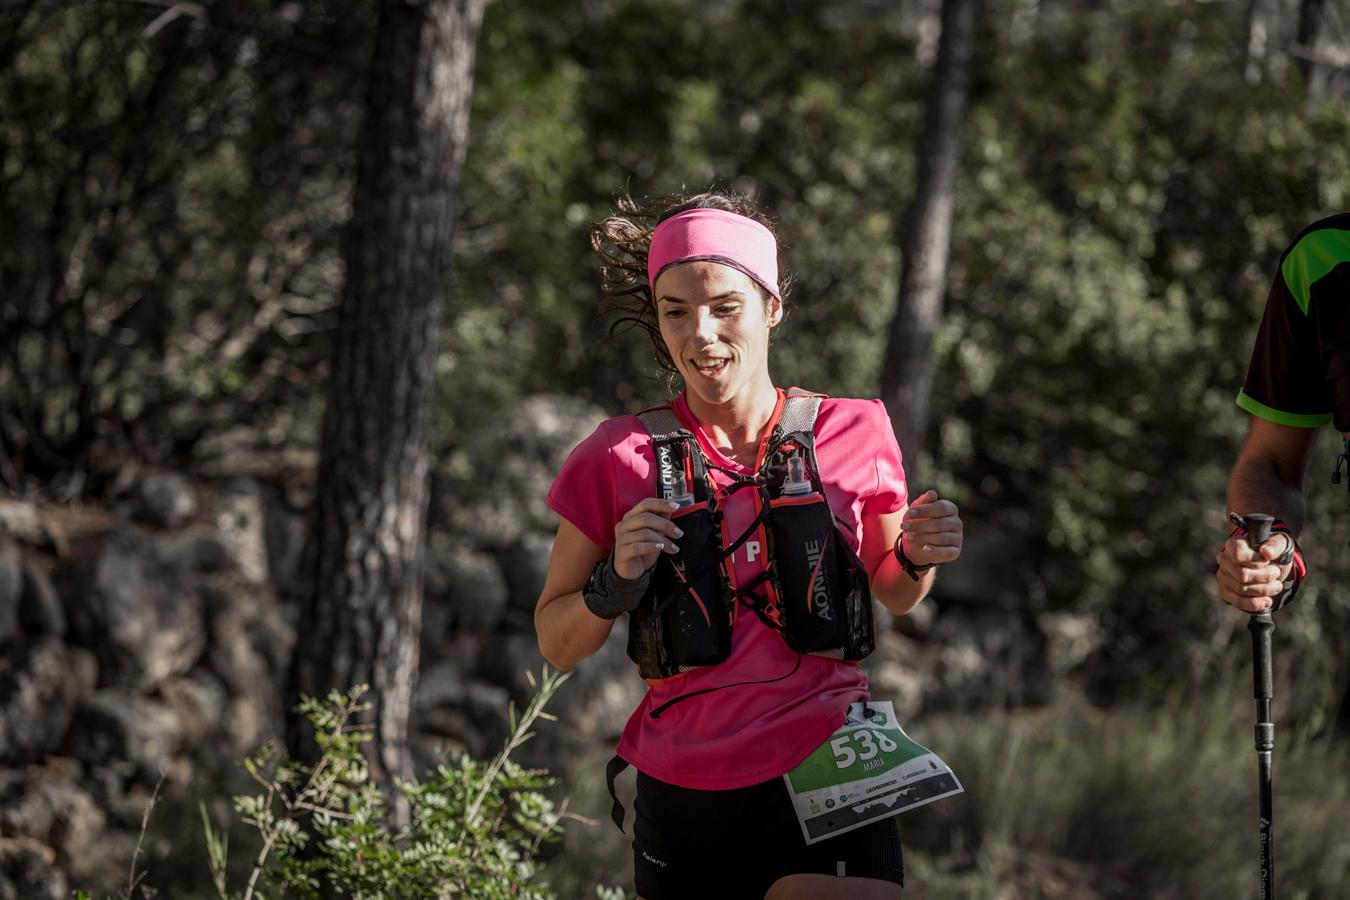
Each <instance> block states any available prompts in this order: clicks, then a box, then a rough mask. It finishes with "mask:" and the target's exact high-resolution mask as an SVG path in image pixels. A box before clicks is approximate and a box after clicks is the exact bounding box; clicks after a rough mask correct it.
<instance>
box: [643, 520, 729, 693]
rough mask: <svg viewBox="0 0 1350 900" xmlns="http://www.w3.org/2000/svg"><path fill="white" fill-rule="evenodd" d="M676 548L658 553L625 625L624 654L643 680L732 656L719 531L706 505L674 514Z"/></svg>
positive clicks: (674, 673)
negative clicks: (649, 580)
mask: <svg viewBox="0 0 1350 900" xmlns="http://www.w3.org/2000/svg"><path fill="white" fill-rule="evenodd" d="M674 519H675V522H676V524H678V525H679V526H680V528H681V530H683V531H684V535H683V537H680V538H679V539H678V540H677V541H676V542H675V543H676V545H677V546H678V547H679V548H680V552H679V553H678V554H675V555H674V556H671V555H668V554H662V556H661V558H660V559H659V560H657V563H656V570H655V571H654V572H653V573H652V583H651V587H650V588H648V590H647V595H646V596H645V597H643V598H642V602H641V603H640V604H638V607H637V608H636V609H635V610H633V612H632V616H631V618H630V619H629V623H628V655H629V657H630V658H631V659H632V660H633V661H634V662H635V663H637V664H638V671H639V672H640V673H641V675H642V677H643V678H669V677H671V676H672V675H678V674H680V673H681V672H684V671H687V670H689V669H691V668H694V667H697V666H709V665H713V664H715V663H719V662H722V661H723V660H725V659H726V658H727V657H728V656H729V655H731V611H730V607H729V606H728V605H727V603H726V601H725V599H724V597H723V595H722V572H721V569H720V565H719V563H720V560H721V558H722V535H721V525H720V522H719V521H718V517H717V516H715V515H714V514H713V513H712V512H710V511H709V510H708V506H707V504H706V503H700V504H696V505H694V506H690V507H686V508H684V509H682V510H679V511H678V512H676V513H675V516H674Z"/></svg>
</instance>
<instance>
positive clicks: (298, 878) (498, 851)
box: [201, 669, 568, 900]
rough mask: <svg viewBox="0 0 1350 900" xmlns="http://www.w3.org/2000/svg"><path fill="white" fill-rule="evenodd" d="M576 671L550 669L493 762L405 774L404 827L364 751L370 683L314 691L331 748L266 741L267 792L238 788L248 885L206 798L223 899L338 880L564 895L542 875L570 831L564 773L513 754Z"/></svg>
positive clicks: (322, 743)
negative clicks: (549, 853) (315, 752)
mask: <svg viewBox="0 0 1350 900" xmlns="http://www.w3.org/2000/svg"><path fill="white" fill-rule="evenodd" d="M567 677H568V676H567V675H565V674H558V673H556V672H549V671H548V670H547V669H545V670H544V672H543V676H542V680H540V681H538V682H536V681H535V679H534V677H533V676H532V675H531V676H530V682H531V684H536V685H537V692H536V694H535V696H534V698H533V699H532V700H531V702H530V704H529V706H528V707H526V709H525V712H524V713H523V714H522V715H521V716H520V718H519V720H517V718H516V712H515V709H514V706H513V707H512V709H511V712H510V720H511V734H510V737H509V738H508V740H507V742H506V745H505V746H504V747H503V748H502V751H501V752H500V753H499V754H498V755H497V756H496V757H494V758H493V759H492V760H491V761H489V762H483V761H480V760H475V759H473V758H471V757H470V756H468V755H467V754H465V755H462V756H460V757H459V758H458V759H457V760H455V761H453V762H451V763H449V764H445V765H441V766H438V767H437V768H436V770H435V771H434V772H432V773H430V774H429V775H428V776H427V777H426V778H424V779H423V780H420V781H418V780H413V781H399V782H398V783H397V785H396V790H397V791H398V792H399V794H400V795H401V798H402V800H403V801H404V802H406V803H407V805H408V808H409V810H410V816H409V824H408V825H407V826H406V827H404V828H401V829H397V830H395V829H394V828H392V827H391V825H390V824H389V819H388V817H387V815H386V810H387V809H388V807H389V805H390V803H391V802H392V801H391V798H390V797H389V796H387V794H386V791H385V790H384V789H383V788H381V787H380V786H379V785H376V784H375V783H374V782H372V781H371V779H370V776H369V770H368V768H367V766H366V762H365V759H364V757H363V756H362V749H361V747H362V745H363V744H364V743H366V741H368V740H369V738H370V734H369V726H366V725H363V724H359V723H358V722H357V721H356V720H357V719H358V718H359V717H360V714H361V713H362V712H363V711H364V710H366V709H367V708H368V706H369V704H366V703H363V702H362V701H361V697H362V695H363V693H364V691H365V688H364V686H360V687H357V688H355V689H353V690H352V692H351V693H350V694H345V695H344V694H340V693H336V692H334V693H333V694H330V695H329V697H328V698H327V699H326V700H323V701H319V700H316V699H313V698H306V699H305V700H304V702H303V703H302V704H301V711H302V712H303V713H304V715H305V716H306V717H307V718H308V720H309V721H310V723H311V724H312V726H313V728H314V732H315V740H316V742H317V744H318V749H319V751H320V757H319V760H318V761H317V762H316V763H314V764H313V765H312V766H309V765H303V764H300V763H297V762H295V761H293V760H289V759H287V758H285V757H284V756H282V755H280V754H279V753H278V752H277V750H276V749H275V747H274V746H273V745H271V744H266V745H264V746H263V747H262V748H260V749H259V750H258V751H257V752H256V753H254V754H253V755H252V756H250V757H248V758H247V759H245V760H244V763H243V765H244V768H245V769H246V770H247V772H248V773H249V775H250V776H252V778H253V779H254V780H255V781H256V782H257V783H258V785H259V787H260V789H261V790H260V791H259V792H258V793H255V794H241V795H238V796H236V797H235V798H234V806H235V811H236V814H237V816H238V818H239V820H240V821H241V822H242V823H243V824H245V825H247V826H249V827H251V828H252V829H253V830H255V831H256V832H257V834H258V837H259V838H260V841H261V846H260V849H259V851H258V854H257V857H256V859H255V861H254V864H253V868H252V870H251V872H250V873H249V875H248V878H247V882H246V884H245V885H244V887H243V889H242V890H231V889H230V888H229V886H228V884H227V880H228V876H227V872H226V867H227V864H228V856H229V848H228V843H227V841H226V839H225V837H224V836H223V835H222V833H221V832H219V831H217V829H216V828H215V827H214V826H213V824H212V823H211V820H210V817H209V816H208V814H207V812H206V808H205V806H203V807H202V809H201V815H202V824H203V829H204V831H205V836H206V845H207V851H208V855H209V858H210V867H211V874H212V882H213V885H214V887H215V890H216V893H217V895H218V896H219V897H220V900H236V898H238V900H252V898H253V897H255V896H256V897H261V896H264V894H266V895H269V896H271V895H274V892H275V893H281V892H285V893H287V894H290V895H291V896H298V897H315V898H317V897H322V896H327V895H329V894H330V893H331V892H333V891H337V892H340V893H342V894H344V895H350V896H352V897H356V898H365V900H394V898H400V900H403V898H407V900H416V898H438V897H444V896H464V897H483V898H488V900H491V898H503V900H504V898H515V897H526V898H537V900H544V898H548V897H551V896H553V895H552V893H551V891H550V890H549V888H548V887H547V885H545V884H541V883H539V882H538V879H537V877H536V872H537V868H536V863H535V855H536V854H537V852H538V850H539V848H540V845H541V844H543V843H545V842H549V841H553V840H555V839H556V838H557V836H558V834H559V833H560V831H561V826H560V821H561V818H562V810H560V809H559V808H557V807H555V805H554V803H553V802H552V801H551V800H550V799H549V798H548V797H546V796H545V795H544V794H543V793H542V792H543V791H544V790H546V789H548V788H549V787H551V786H552V785H553V784H554V781H553V779H552V778H550V777H549V776H548V774H547V773H546V772H544V771H542V770H535V769H526V768H523V767H521V766H520V765H518V764H516V763H515V762H513V761H512V760H511V759H510V755H511V753H512V752H513V751H514V750H516V749H518V748H519V747H520V746H521V745H522V744H523V743H525V741H527V740H529V738H530V737H531V736H532V735H533V732H531V731H530V728H531V726H532V725H533V724H534V722H535V720H537V719H539V718H545V719H548V718H551V717H550V716H548V714H547V713H545V712H543V707H544V705H545V704H546V703H547V702H548V700H549V698H550V697H552V695H553V694H554V692H555V691H557V689H558V687H559V686H560V685H561V684H562V683H563V682H564V681H566V680H567Z"/></svg>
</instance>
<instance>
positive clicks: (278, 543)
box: [263, 490, 309, 593]
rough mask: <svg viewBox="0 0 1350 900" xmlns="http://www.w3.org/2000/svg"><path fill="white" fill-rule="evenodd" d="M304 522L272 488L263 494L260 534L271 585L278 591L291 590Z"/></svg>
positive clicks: (304, 534)
mask: <svg viewBox="0 0 1350 900" xmlns="http://www.w3.org/2000/svg"><path fill="white" fill-rule="evenodd" d="M308 524H309V523H308V522H307V521H306V519H305V517H304V516H303V515H300V514H298V513H296V512H294V511H293V510H292V509H291V506H290V504H289V503H288V501H287V499H286V498H285V497H284V496H282V495H280V494H278V492H276V491H275V490H273V491H269V492H266V493H265V494H264V495H263V538H264V540H265V542H266V546H267V570H268V577H269V578H270V579H271V581H272V585H273V586H274V587H275V588H276V589H277V590H278V591H279V592H281V593H285V592H287V591H290V590H292V589H293V588H294V587H295V585H296V579H297V578H298V577H299V574H300V563H301V559H302V557H303V554H304V549H305V540H306V538H307V537H308V533H307V528H308Z"/></svg>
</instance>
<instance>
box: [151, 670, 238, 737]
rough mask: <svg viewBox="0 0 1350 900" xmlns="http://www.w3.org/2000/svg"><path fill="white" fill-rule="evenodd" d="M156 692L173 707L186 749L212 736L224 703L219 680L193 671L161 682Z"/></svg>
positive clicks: (223, 689) (224, 696) (222, 689)
mask: <svg viewBox="0 0 1350 900" xmlns="http://www.w3.org/2000/svg"><path fill="white" fill-rule="evenodd" d="M159 692H160V695H161V696H162V697H163V698H164V699H165V700H166V701H167V702H168V704H169V705H170V706H171V707H173V711H174V715H175V716H176V717H177V719H178V723H179V727H180V729H181V734H182V739H183V743H184V745H185V746H186V747H188V748H189V749H191V748H195V747H197V746H198V745H199V744H201V743H202V742H203V741H205V740H206V739H207V738H209V737H211V736H212V735H213V734H215V732H216V730H217V728H218V727H219V725H220V712H221V710H222V709H224V708H225V703H226V700H227V697H226V694H225V688H224V686H223V685H222V684H221V683H220V679H218V678H216V677H215V676H214V675H212V674H211V673H210V672H207V671H204V670H202V669H196V670H194V671H193V672H192V673H191V674H189V675H187V676H186V677H182V678H170V679H169V680H168V681H165V682H164V683H163V684H161V685H160V686H159Z"/></svg>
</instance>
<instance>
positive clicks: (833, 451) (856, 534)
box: [548, 395, 907, 790]
mask: <svg viewBox="0 0 1350 900" xmlns="http://www.w3.org/2000/svg"><path fill="white" fill-rule="evenodd" d="M674 405H675V406H676V408H677V410H678V411H679V413H680V414H681V416H682V417H683V418H684V419H685V421H687V422H693V421H695V418H694V416H693V414H692V413H691V412H690V411H689V407H688V405H687V404H686V403H685V400H684V396H683V395H680V396H679V397H676V398H675V402H674ZM696 436H697V437H698V441H699V445H700V446H701V447H702V449H703V452H704V454H705V455H706V456H707V457H708V458H709V459H710V460H711V461H712V462H713V463H715V464H717V465H718V466H721V467H723V468H725V469H729V470H731V471H733V472H739V473H742V474H753V473H752V472H751V470H750V469H748V468H746V467H744V466H741V465H739V464H738V463H736V462H734V461H733V460H731V459H729V458H727V457H726V456H723V455H722V454H721V453H719V452H717V450H716V449H714V448H713V447H712V444H711V442H710V441H709V440H708V438H707V436H706V435H705V434H704V433H703V430H702V429H701V428H700V429H696ZM816 458H817V461H818V462H819V464H820V474H821V480H822V481H823V483H824V486H825V494H826V497H827V499H828V500H829V502H830V508H831V509H832V510H833V511H834V513H835V515H836V516H837V517H838V518H839V519H840V520H842V524H841V525H840V530H841V531H842V532H843V533H844V536H845V537H846V538H847V539H848V541H849V543H850V544H851V545H852V547H853V549H854V550H855V551H857V550H858V549H859V544H860V540H861V535H862V520H863V517H864V516H865V515H868V516H870V515H882V514H885V513H891V512H896V511H899V510H901V509H904V508H905V505H906V503H907V495H906V488H905V474H904V469H903V467H902V465H901V457H900V447H899V445H897V444H896V441H895V434H894V432H893V431H892V429H891V422H890V417H889V416H888V415H887V414H886V409H885V407H884V406H883V405H882V403H881V401H879V400H850V399H834V398H827V399H825V400H824V401H822V403H821V405H820V414H819V416H818V417H817V419H816ZM653 467H654V457H653V453H652V445H651V439H650V438H649V437H648V435H647V431H646V429H645V428H643V426H642V423H641V422H640V421H639V420H638V418H637V416H619V417H617V418H613V419H608V420H606V421H605V422H602V423H601V424H600V426H599V427H598V428H596V430H595V431H594V432H593V433H592V434H591V435H590V436H589V437H588V438H586V439H585V440H584V441H582V442H581V443H580V444H578V445H577V447H576V448H575V449H574V450H573V451H572V453H571V454H570V455H569V456H568V458H567V461H566V462H565V463H564V464H563V468H562V471H561V472H560V473H559V474H558V477H557V478H556V479H555V480H554V482H553V486H552V487H551V488H550V489H549V492H548V505H549V507H550V508H551V509H553V511H554V512H556V513H558V515H560V516H562V517H563V518H565V519H567V520H568V521H569V522H571V523H572V524H573V525H575V526H576V527H577V528H578V529H579V530H580V531H581V532H582V533H583V534H585V535H586V536H587V537H588V538H590V539H591V540H592V541H594V542H595V543H596V544H597V545H598V546H600V547H602V548H606V549H608V548H611V547H613V546H614V526H615V525H616V524H617V523H618V521H619V520H620V519H621V518H623V515H624V514H625V513H626V512H627V511H628V510H629V509H631V508H632V507H633V506H634V505H635V504H636V503H638V502H639V501H640V500H643V499H645V498H647V497H654V496H656V480H655V475H654V472H653ZM713 478H714V480H715V481H717V482H718V486H719V487H720V486H722V485H723V484H725V483H727V482H729V481H730V478H729V477H728V476H726V475H723V474H722V473H719V472H716V471H714V472H713ZM721 508H722V512H723V515H725V516H726V518H727V528H728V531H729V532H730V533H732V534H739V533H741V531H742V530H743V529H744V528H745V526H747V525H748V524H749V523H750V521H751V520H752V519H753V518H754V503H753V499H752V498H751V496H750V492H749V491H738V492H736V493H734V494H732V495H730V496H729V497H728V498H727V499H726V500H725V501H723V503H722V507H721ZM734 562H735V566H736V580H737V581H738V582H739V583H741V584H744V583H746V582H747V581H748V580H749V579H750V578H752V577H754V576H755V575H756V574H758V573H759V572H761V571H762V570H763V569H764V566H765V560H764V548H762V547H760V546H759V542H757V541H747V542H746V543H745V544H743V545H742V546H741V547H740V548H739V549H738V550H737V551H736V553H735V556H734ZM796 664H797V654H796V653H795V652H793V651H792V650H790V649H789V648H788V646H787V645H786V644H785V643H784V642H783V638H782V637H781V636H780V635H779V634H778V633H777V632H776V631H774V630H773V629H772V628H770V627H769V626H767V625H765V624H764V623H763V622H761V621H760V620H759V618H758V617H757V616H755V615H753V614H750V613H747V614H744V615H738V616H737V617H736V624H735V627H734V628H733V629H732V635H731V655H730V657H728V659H727V660H726V661H725V662H722V663H719V664H718V665H715V666H708V667H706V668H701V669H696V670H694V671H692V672H690V673H688V674H687V675H685V676H682V677H679V678H673V679H667V680H664V681H660V682H656V683H653V684H651V685H650V686H649V688H648V690H647V694H646V696H645V697H644V698H643V700H642V702H641V703H640V704H639V705H638V708H637V709H636V710H635V711H634V712H633V714H632V716H631V717H630V718H629V720H628V724H627V725H626V726H625V728H624V731H623V736H622V737H621V738H620V740H619V747H618V751H617V752H618V755H619V756H621V757H622V758H623V759H625V760H627V761H628V762H629V763H631V764H633V765H634V766H636V767H637V768H638V769H639V770H640V771H642V772H644V773H646V774H647V775H650V776H652V777H653V778H658V779H660V780H662V781H666V782H669V783H671V784H677V785H680V786H681V787H687V788H696V789H699V790H730V789H733V788H740V787H746V786H749V785H752V784H758V783H759V782H761V781H767V780H768V779H770V778H776V777H778V776H780V775H782V774H783V773H784V772H787V771H789V770H790V769H792V768H793V767H794V766H796V765H797V764H798V763H799V762H801V761H802V760H803V759H805V758H806V757H807V756H808V755H810V753H811V752H812V751H813V750H815V749H816V748H817V747H818V746H820V744H821V743H822V742H824V740H825V738H826V737H828V736H829V735H830V733H831V732H833V731H834V730H835V729H836V728H837V727H839V725H840V724H841V723H842V722H843V715H844V711H845V709H847V707H848V704H849V703H851V702H853V701H855V700H858V699H861V698H863V697H866V696H867V677H866V676H865V675H864V674H863V672H862V671H861V670H860V669H859V668H858V667H857V666H856V665H852V664H848V663H842V662H838V661H835V660H830V659H824V658H822V657H818V656H809V655H807V656H803V657H802V659H801V664H800V666H798V667H797V669H796V671H795V672H793V667H794V665H796ZM789 672H792V674H791V675H788V673H789ZM634 674H635V675H636V671H635V673H634ZM783 676H786V677H783ZM742 681H757V682H764V683H760V684H747V685H739V686H735V687H726V688H724V689H721V690H716V691H713V692H712V693H707V694H702V695H700V696H697V697H691V698H689V699H687V700H684V701H681V702H680V703H677V704H675V705H674V706H672V707H670V708H669V709H667V710H666V711H665V712H663V713H661V715H660V717H659V718H655V719H654V718H652V717H651V711H652V710H654V709H657V708H658V707H660V706H661V705H662V704H664V703H666V702H667V701H669V700H672V699H674V698H675V697H677V696H679V695H681V694H684V693H690V692H694V691H701V690H705V689H707V688H715V687H719V686H721V685H731V684H733V683H735V682H742Z"/></svg>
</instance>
